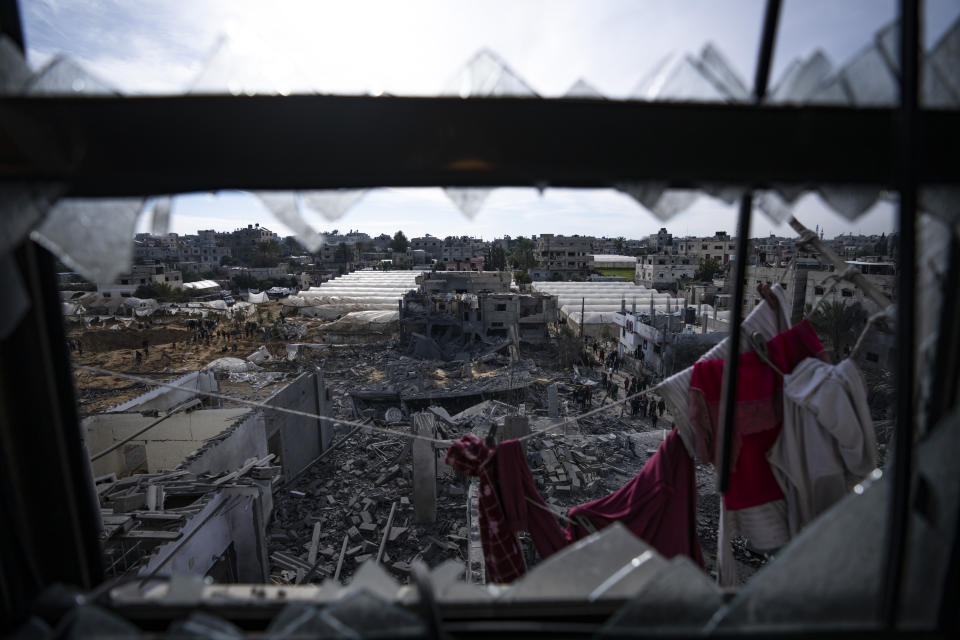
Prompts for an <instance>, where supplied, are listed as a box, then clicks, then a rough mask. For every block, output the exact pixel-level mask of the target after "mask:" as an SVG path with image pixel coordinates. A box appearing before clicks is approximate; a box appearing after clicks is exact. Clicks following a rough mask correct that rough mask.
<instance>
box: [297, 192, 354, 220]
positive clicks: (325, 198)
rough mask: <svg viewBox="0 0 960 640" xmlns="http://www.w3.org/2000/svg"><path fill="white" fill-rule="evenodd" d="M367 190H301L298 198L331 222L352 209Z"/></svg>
mask: <svg viewBox="0 0 960 640" xmlns="http://www.w3.org/2000/svg"><path fill="white" fill-rule="evenodd" d="M367 191H368V189H324V190H317V191H301V192H300V198H301V199H302V201H303V204H305V205H306V206H307V207H308V208H309V209H311V210H313V211H316V212H317V213H319V214H320V215H322V216H323V217H324V218H326V219H327V220H329V221H331V222H333V221H335V220H339V219H340V218H342V217H343V216H344V215H345V214H346V213H347V211H349V210H350V209H352V208H353V206H354V205H355V204H357V202H359V201H360V200H361V199H362V198H363V196H365V195H366V194H367Z"/></svg>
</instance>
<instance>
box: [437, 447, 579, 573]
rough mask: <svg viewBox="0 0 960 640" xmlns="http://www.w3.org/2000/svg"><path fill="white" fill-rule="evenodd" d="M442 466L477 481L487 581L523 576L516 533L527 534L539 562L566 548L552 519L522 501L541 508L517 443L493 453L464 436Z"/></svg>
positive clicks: (524, 568) (493, 450)
mask: <svg viewBox="0 0 960 640" xmlns="http://www.w3.org/2000/svg"><path fill="white" fill-rule="evenodd" d="M446 462H447V464H448V465H450V466H451V467H453V468H454V469H456V470H457V471H459V472H460V473H463V474H465V475H468V476H473V477H478V478H480V487H479V490H480V495H479V496H478V501H479V511H480V513H479V522H478V525H479V527H480V542H481V545H482V546H483V557H484V561H485V563H486V568H487V578H488V580H489V581H491V582H494V583H500V584H503V583H509V582H513V581H514V580H516V579H517V578H519V577H520V576H522V575H523V574H524V573H526V565H525V564H524V561H523V554H522V552H521V551H520V543H519V541H518V540H517V531H522V530H526V531H529V532H530V534H531V536H532V537H533V538H534V544H535V545H536V547H537V552H538V553H539V554H540V557H541V558H545V557H547V556H549V555H550V554H552V553H553V552H554V551H556V550H558V549H561V548H563V547H564V546H565V545H566V543H567V540H566V537H565V535H564V533H563V530H562V529H561V528H560V525H558V524H557V521H556V520H555V519H554V517H553V516H552V515H551V514H550V513H548V512H547V511H543V510H541V509H537V508H536V507H532V505H529V503H527V502H526V500H525V499H524V496H525V495H529V496H530V497H531V498H532V499H533V500H535V501H537V502H538V503H539V504H541V505H542V506H543V507H546V503H545V502H543V498H541V497H540V494H539V493H537V491H536V488H535V487H534V484H533V477H532V476H531V475H530V468H529V467H528V466H527V461H526V458H525V457H524V455H523V448H522V447H521V446H520V443H519V442H518V441H516V440H508V441H507V442H503V443H501V444H500V445H499V446H498V447H497V448H496V449H492V448H490V447H488V446H486V445H485V444H484V443H483V441H482V440H481V439H480V438H478V437H477V436H475V435H473V434H467V435H465V436H464V437H463V438H462V439H461V440H460V441H459V442H455V443H453V444H452V445H451V446H450V449H449V450H448V451H447V457H446ZM501 497H503V498H505V499H504V500H501Z"/></svg>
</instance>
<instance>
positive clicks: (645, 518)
mask: <svg viewBox="0 0 960 640" xmlns="http://www.w3.org/2000/svg"><path fill="white" fill-rule="evenodd" d="M568 515H569V517H570V518H572V519H574V520H576V519H577V516H583V517H586V518H587V519H588V520H589V521H590V523H591V524H593V526H594V527H596V528H597V529H602V528H604V527H606V526H607V525H609V524H610V523H612V522H620V523H622V524H623V525H625V526H626V527H627V528H628V529H630V531H632V532H633V533H634V534H636V536H637V537H639V538H640V539H642V540H643V541H644V542H646V543H647V544H649V545H651V546H652V547H653V548H655V549H656V550H657V552H659V553H660V555H662V556H664V557H666V558H672V557H673V556H676V555H680V554H683V555H686V556H689V557H690V558H691V559H693V560H694V561H695V562H696V563H697V564H699V565H700V566H701V567H702V566H703V554H702V553H701V551H700V540H699V538H697V482H696V476H695V473H694V464H693V460H691V459H690V456H689V455H688V454H687V450H686V449H685V448H684V446H683V442H682V441H681V439H680V436H679V435H677V430H676V428H674V429H673V430H672V431H671V432H670V435H668V436H667V437H666V439H665V440H664V441H663V442H662V443H661V444H660V447H659V448H658V449H657V452H656V453H654V454H653V456H652V457H651V458H650V459H649V460H647V463H646V464H645V465H643V469H641V470H640V473H638V474H637V475H636V476H634V478H633V480H631V481H630V482H628V483H627V484H626V485H624V486H623V487H622V488H620V489H619V490H617V491H615V492H614V493H611V494H610V495H609V496H606V497H604V498H599V499H597V500H593V501H591V502H587V503H586V504H582V505H580V506H578V507H573V508H572V509H570V512H569V514H568ZM586 534H587V532H586V531H585V530H584V529H583V527H581V526H580V525H573V524H571V525H570V526H569V527H567V535H568V536H569V537H570V539H571V540H578V539H580V538H582V537H584V536H585V535H586Z"/></svg>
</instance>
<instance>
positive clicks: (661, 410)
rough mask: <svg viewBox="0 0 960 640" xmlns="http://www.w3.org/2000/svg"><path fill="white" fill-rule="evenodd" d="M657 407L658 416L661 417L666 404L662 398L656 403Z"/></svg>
mask: <svg viewBox="0 0 960 640" xmlns="http://www.w3.org/2000/svg"><path fill="white" fill-rule="evenodd" d="M657 409H659V411H660V417H661V418H662V417H663V413H664V412H665V411H666V410H667V405H666V403H665V402H664V401H663V398H660V402H658V403H657Z"/></svg>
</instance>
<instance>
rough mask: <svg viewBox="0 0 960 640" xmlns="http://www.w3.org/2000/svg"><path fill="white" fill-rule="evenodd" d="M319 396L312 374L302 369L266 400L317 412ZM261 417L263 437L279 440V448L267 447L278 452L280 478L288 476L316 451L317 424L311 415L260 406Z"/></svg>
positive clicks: (299, 468)
mask: <svg viewBox="0 0 960 640" xmlns="http://www.w3.org/2000/svg"><path fill="white" fill-rule="evenodd" d="M319 400H320V398H319V397H318V394H317V382H316V374H313V373H304V374H302V375H300V376H299V377H298V378H297V379H296V380H294V381H293V382H291V383H290V384H289V385H287V386H286V387H284V388H283V389H281V390H280V391H278V392H277V393H275V394H274V395H272V396H270V398H268V399H267V401H266V404H268V405H273V406H281V407H284V408H286V409H294V410H296V411H305V412H308V413H317V411H318V409H319V408H320V402H319ZM264 421H265V425H266V429H265V433H266V438H267V441H268V442H270V441H271V440H272V441H273V442H279V449H280V450H279V451H274V450H273V449H271V453H276V454H277V455H278V456H279V458H280V464H281V465H282V467H283V477H284V479H289V478H292V477H293V476H294V475H296V474H297V473H299V472H300V471H301V470H302V469H303V468H304V467H305V466H306V465H307V464H308V463H309V462H310V461H312V460H313V459H314V458H316V457H317V456H318V455H320V452H321V451H322V448H321V434H320V431H321V425H320V424H319V421H318V420H316V419H315V418H307V417H304V416H297V415H291V414H289V413H281V412H279V411H270V410H264ZM327 424H329V423H327ZM277 435H279V438H277Z"/></svg>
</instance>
